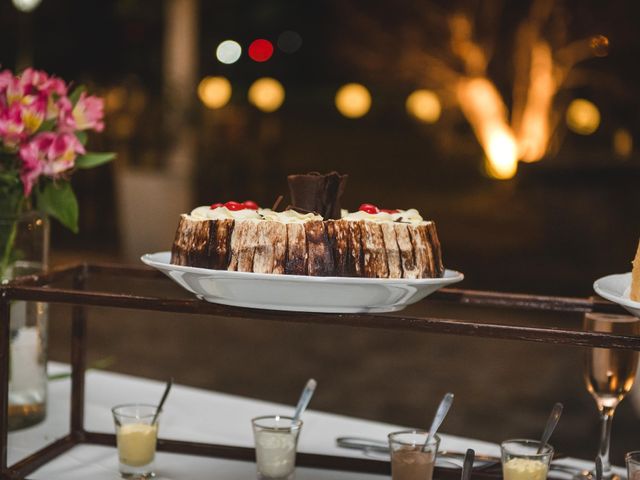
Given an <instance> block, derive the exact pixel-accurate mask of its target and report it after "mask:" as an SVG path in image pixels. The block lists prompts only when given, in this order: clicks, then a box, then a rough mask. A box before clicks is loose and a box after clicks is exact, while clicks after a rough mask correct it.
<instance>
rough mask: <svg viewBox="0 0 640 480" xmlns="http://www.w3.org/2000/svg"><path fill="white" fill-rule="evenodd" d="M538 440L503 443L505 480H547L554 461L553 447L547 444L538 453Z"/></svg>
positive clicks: (516, 440)
mask: <svg viewBox="0 0 640 480" xmlns="http://www.w3.org/2000/svg"><path fill="white" fill-rule="evenodd" d="M539 447H540V442H539V441H537V440H526V439H515V440H507V441H505V442H502V445H500V450H501V452H502V476H503V477H504V480H546V478H547V472H548V471H549V465H551V460H552V459H553V447H552V446H551V445H549V444H546V445H544V446H543V447H542V451H541V452H540V453H538V448H539Z"/></svg>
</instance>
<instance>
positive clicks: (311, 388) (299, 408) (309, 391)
mask: <svg viewBox="0 0 640 480" xmlns="http://www.w3.org/2000/svg"><path fill="white" fill-rule="evenodd" d="M317 385H318V382H316V381H315V380H314V379H313V378H310V379H309V380H308V381H307V384H306V385H305V386H304V389H303V390H302V393H301V394H300V399H299V400H298V405H296V411H295V413H294V414H293V419H292V420H291V423H296V422H297V421H298V419H299V418H300V415H302V412H304V411H305V409H306V408H307V405H309V402H310V401H311V397H312V396H313V392H315V390H316V386H317Z"/></svg>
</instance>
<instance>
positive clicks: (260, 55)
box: [249, 38, 273, 62]
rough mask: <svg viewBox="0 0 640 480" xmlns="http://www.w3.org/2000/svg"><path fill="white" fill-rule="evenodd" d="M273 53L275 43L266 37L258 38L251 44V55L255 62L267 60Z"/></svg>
mask: <svg viewBox="0 0 640 480" xmlns="http://www.w3.org/2000/svg"><path fill="white" fill-rule="evenodd" d="M272 55H273V44H272V43H271V42H270V41H269V40H265V39H264V38H258V39H257V40H254V41H253V42H251V45H249V57H250V58H251V60H253V61H255V62H266V61H267V60H269V59H270V58H271V56H272Z"/></svg>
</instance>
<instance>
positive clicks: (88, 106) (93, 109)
mask: <svg viewBox="0 0 640 480" xmlns="http://www.w3.org/2000/svg"><path fill="white" fill-rule="evenodd" d="M103 109H104V101H103V100H102V99H101V98H100V97H95V96H87V94H86V93H85V92H82V93H81V94H80V98H79V99H78V103H76V105H75V106H74V107H73V112H72V113H73V120H74V122H75V128H76V129H77V130H88V129H93V130H95V131H96V132H101V131H102V130H104V122H103V121H102V118H103V117H104V113H103Z"/></svg>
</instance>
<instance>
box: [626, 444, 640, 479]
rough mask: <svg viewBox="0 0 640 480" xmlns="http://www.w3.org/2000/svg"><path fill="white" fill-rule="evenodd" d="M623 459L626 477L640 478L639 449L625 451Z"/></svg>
mask: <svg viewBox="0 0 640 480" xmlns="http://www.w3.org/2000/svg"><path fill="white" fill-rule="evenodd" d="M624 460H625V462H626V463H627V479H628V480H640V450H635V451H633V452H629V453H627V454H626V455H625V456H624Z"/></svg>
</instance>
